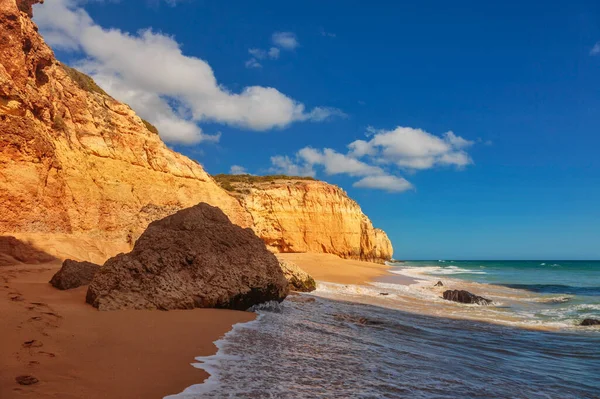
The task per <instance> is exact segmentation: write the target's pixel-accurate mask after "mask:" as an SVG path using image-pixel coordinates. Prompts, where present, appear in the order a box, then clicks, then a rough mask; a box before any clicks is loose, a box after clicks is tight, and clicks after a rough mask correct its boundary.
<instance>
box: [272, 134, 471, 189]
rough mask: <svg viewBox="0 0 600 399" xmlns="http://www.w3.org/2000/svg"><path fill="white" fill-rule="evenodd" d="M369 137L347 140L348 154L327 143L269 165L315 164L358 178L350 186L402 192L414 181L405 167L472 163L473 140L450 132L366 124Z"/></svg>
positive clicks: (311, 171) (306, 167) (301, 167)
mask: <svg viewBox="0 0 600 399" xmlns="http://www.w3.org/2000/svg"><path fill="white" fill-rule="evenodd" d="M367 133H368V134H369V135H370V137H372V138H371V139H370V140H369V141H365V140H356V141H354V142H352V143H350V144H349V145H348V153H347V154H342V153H340V152H337V151H335V150H333V149H331V148H323V149H315V148H312V147H304V148H302V149H301V150H300V151H298V152H297V153H296V154H295V156H294V157H293V158H290V157H287V156H277V157H273V158H271V163H272V164H273V168H272V170H275V171H280V172H281V173H284V171H287V172H290V171H293V172H294V173H293V174H299V173H300V171H304V172H305V173H306V174H308V175H310V176H314V175H315V170H316V169H317V168H319V169H321V170H322V171H323V172H324V173H325V174H326V175H328V176H331V175H347V176H351V177H357V178H360V179H359V180H358V181H356V182H355V183H354V184H353V186H354V187H357V188H370V189H379V190H385V191H388V192H402V191H407V190H410V189H412V188H413V185H412V184H411V183H410V182H409V181H408V180H406V179H405V178H404V177H402V176H400V175H399V174H400V172H401V171H402V170H404V169H411V170H420V169H429V168H432V167H434V166H455V167H458V168H463V167H465V166H467V165H469V164H471V163H473V161H472V159H471V157H470V156H469V154H468V153H467V152H466V148H468V147H470V146H472V145H473V144H474V142H472V141H469V140H466V139H464V138H462V137H460V136H457V135H455V134H454V133H453V132H447V133H445V134H444V135H443V136H441V137H438V136H435V135H433V134H430V133H427V132H425V131H423V130H421V129H413V128H408V127H398V128H396V129H394V130H391V131H386V130H380V129H375V128H373V127H368V128H367Z"/></svg>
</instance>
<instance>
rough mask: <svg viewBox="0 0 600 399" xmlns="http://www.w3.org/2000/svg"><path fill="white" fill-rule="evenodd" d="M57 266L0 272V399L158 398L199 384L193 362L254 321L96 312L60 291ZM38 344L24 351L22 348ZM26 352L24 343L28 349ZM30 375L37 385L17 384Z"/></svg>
mask: <svg viewBox="0 0 600 399" xmlns="http://www.w3.org/2000/svg"><path fill="white" fill-rule="evenodd" d="M59 267H60V263H59V262H54V263H51V264H44V265H35V266H33V265H21V266H16V267H12V266H5V267H0V317H1V318H0V398H2V399H12V398H61V399H70V398H86V399H94V398H111V399H118V398H162V397H163V396H165V395H169V394H175V393H179V392H181V391H183V389H185V388H186V387H188V386H190V385H193V384H198V383H201V382H202V381H203V380H204V379H205V378H206V377H207V376H208V375H207V373H206V372H204V371H202V370H199V369H196V368H193V367H192V366H191V365H190V363H192V362H194V357H195V356H204V355H211V354H214V353H215V352H216V347H215V345H214V344H213V342H214V341H215V340H217V339H219V338H220V337H222V336H223V335H224V334H225V333H226V332H227V331H229V330H230V329H231V327H232V325H233V324H235V323H239V322H247V321H250V320H253V319H254V318H255V315H254V314H253V313H248V312H237V311H229V310H216V309H196V310H185V311H170V312H161V311H120V312H99V311H97V310H96V309H94V308H92V307H91V306H89V305H87V304H86V303H85V299H84V298H85V293H86V289H87V287H81V288H78V289H75V290H71V291H59V290H57V289H55V288H53V287H52V286H51V285H50V284H48V281H49V280H50V278H51V277H52V275H53V274H54V273H55V272H56V271H57V270H58V268H59ZM32 340H35V341H34V342H33V343H30V345H29V347H25V346H24V343H25V342H27V341H32ZM26 346H27V345H26ZM20 375H32V376H34V377H36V378H37V379H39V383H37V384H34V385H30V386H21V385H19V384H17V383H16V381H15V378H16V377H17V376H20Z"/></svg>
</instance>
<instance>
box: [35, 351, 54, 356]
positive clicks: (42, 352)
mask: <svg viewBox="0 0 600 399" xmlns="http://www.w3.org/2000/svg"><path fill="white" fill-rule="evenodd" d="M38 354H40V355H44V356H48V357H56V355H55V354H54V353H51V352H44V351H39V352H38Z"/></svg>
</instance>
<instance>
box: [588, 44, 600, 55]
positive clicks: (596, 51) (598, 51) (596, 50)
mask: <svg viewBox="0 0 600 399" xmlns="http://www.w3.org/2000/svg"><path fill="white" fill-rule="evenodd" d="M599 54H600V42H598V43H596V44H595V45H594V47H592V49H591V50H590V55H599Z"/></svg>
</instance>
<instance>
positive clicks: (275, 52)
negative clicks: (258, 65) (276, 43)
mask: <svg viewBox="0 0 600 399" xmlns="http://www.w3.org/2000/svg"><path fill="white" fill-rule="evenodd" d="M279 53H280V50H279V49H278V48H277V47H271V48H270V49H269V52H268V53H267V54H268V55H269V58H270V59H272V60H276V59H278V58H279Z"/></svg>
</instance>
